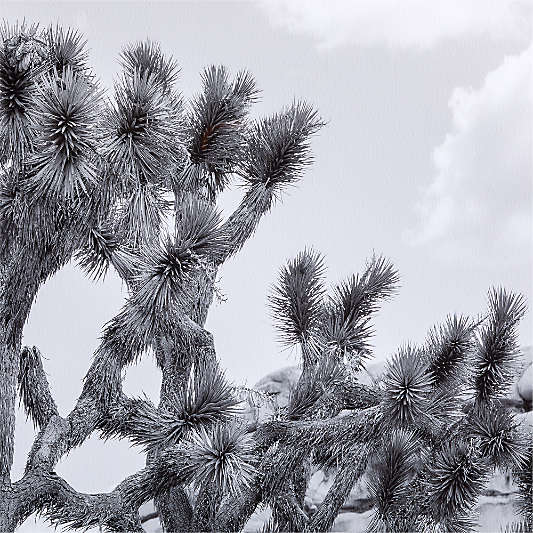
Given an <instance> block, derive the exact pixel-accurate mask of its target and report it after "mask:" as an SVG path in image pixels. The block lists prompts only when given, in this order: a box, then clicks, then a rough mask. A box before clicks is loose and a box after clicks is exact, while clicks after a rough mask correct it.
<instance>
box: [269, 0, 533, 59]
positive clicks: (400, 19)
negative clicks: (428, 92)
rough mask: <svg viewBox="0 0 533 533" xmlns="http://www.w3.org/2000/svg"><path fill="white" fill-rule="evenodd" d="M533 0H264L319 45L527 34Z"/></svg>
mask: <svg viewBox="0 0 533 533" xmlns="http://www.w3.org/2000/svg"><path fill="white" fill-rule="evenodd" d="M531 3H532V2H531V0H445V1H442V0H433V1H430V0H263V1H262V2H261V6H262V7H263V9H264V10H265V11H266V12H267V13H268V15H269V16H270V19H271V21H272V22H273V23H274V24H276V25H278V26H284V27H286V28H288V29H289V30H290V31H293V32H296V33H304V34H309V35H311V36H313V37H314V38H315V39H316V40H317V41H318V43H319V45H320V46H321V47H326V48H332V47H335V46H342V45H347V44H355V45H363V46H373V45H388V46H391V47H402V48H409V47H416V48H428V47H430V46H433V45H434V44H435V43H437V42H439V41H442V40H444V39H450V38H457V37H460V36H462V35H466V34H472V33H479V34H488V35H490V36H491V37H494V38H507V39H508V38H511V39H527V38H528V35H529V34H530V31H531V19H530V16H531Z"/></svg>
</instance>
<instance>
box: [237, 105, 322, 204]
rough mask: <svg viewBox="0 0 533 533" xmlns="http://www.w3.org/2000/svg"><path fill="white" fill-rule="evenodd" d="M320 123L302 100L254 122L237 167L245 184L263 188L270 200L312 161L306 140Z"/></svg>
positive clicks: (315, 112)
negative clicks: (240, 161)
mask: <svg viewBox="0 0 533 533" xmlns="http://www.w3.org/2000/svg"><path fill="white" fill-rule="evenodd" d="M323 125H324V122H322V120H321V119H320V117H319V115H318V113H317V111H315V110H314V109H313V107H312V106H311V105H309V104H307V103H305V102H295V103H294V104H292V105H291V106H290V107H289V108H288V109H286V110H284V111H282V112H281V113H278V114H275V115H272V116H270V117H267V118H264V119H262V120H260V121H259V122H256V123H255V125H254V127H253V129H252V132H251V134H250V137H249V139H248V143H247V145H246V150H245V157H244V159H243V161H242V163H241V164H240V166H239V174H240V175H241V176H242V177H243V179H244V181H245V185H246V186H248V187H250V188H251V189H258V190H260V191H264V193H265V194H268V198H269V200H270V201H272V200H273V199H275V198H277V197H278V196H279V195H280V193H281V191H282V190H283V189H284V188H285V187H286V186H287V185H292V184H294V183H295V182H296V181H298V179H300V177H301V176H302V174H303V171H304V169H305V168H306V167H307V166H308V165H310V164H311V163H312V161H313V159H312V156H311V150H310V145H309V139H310V137H311V136H312V135H314V134H315V133H317V132H318V130H319V129H320V128H321V127H322V126H323Z"/></svg>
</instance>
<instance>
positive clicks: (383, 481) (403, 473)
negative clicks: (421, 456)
mask: <svg viewBox="0 0 533 533" xmlns="http://www.w3.org/2000/svg"><path fill="white" fill-rule="evenodd" d="M419 447H420V443H419V442H418V439H417V437H416V436H415V434H413V433H412V432H410V431H406V430H403V429H397V430H395V431H394V432H393V433H392V435H390V436H387V442H385V443H383V445H382V447H381V448H380V449H379V451H378V453H377V454H376V456H375V458H374V462H373V465H372V468H371V470H370V476H369V480H368V488H369V491H370V494H371V495H372V498H373V499H374V501H375V502H376V513H377V518H378V519H380V520H381V521H388V520H393V519H394V518H395V515H397V514H398V512H399V511H400V510H401V508H402V507H403V506H405V504H406V502H407V501H408V500H409V492H410V490H411V488H412V487H411V486H410V482H411V479H412V478H413V476H414V474H415V473H416V466H417V462H418V451H419Z"/></svg>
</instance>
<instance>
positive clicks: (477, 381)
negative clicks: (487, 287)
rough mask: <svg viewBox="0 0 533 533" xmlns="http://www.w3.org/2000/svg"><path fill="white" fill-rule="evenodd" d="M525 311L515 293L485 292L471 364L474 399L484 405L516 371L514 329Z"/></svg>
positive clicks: (495, 396)
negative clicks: (484, 310) (486, 308)
mask: <svg viewBox="0 0 533 533" xmlns="http://www.w3.org/2000/svg"><path fill="white" fill-rule="evenodd" d="M525 312H526V303H525V300H524V298H523V297H522V296H521V295H519V294H514V293H512V292H507V291H506V290H504V289H492V290H491V291H490V292H489V315H488V318H487V320H486V322H485V323H484V324H483V326H482V328H481V331H480V332H479V335H478V342H477V349H476V356H475V361H474V376H473V379H474V387H475V394H476V400H477V401H478V402H488V401H490V400H493V399H494V398H497V397H498V396H499V395H501V394H502V393H503V392H504V391H505V390H506V389H507V387H509V386H510V384H511V382H512V380H513V377H514V374H515V372H516V363H517V356H518V342H517V330H516V326H517V324H518V322H519V320H520V319H521V318H522V317H523V316H524V313H525Z"/></svg>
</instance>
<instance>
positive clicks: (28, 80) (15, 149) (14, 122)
mask: <svg viewBox="0 0 533 533" xmlns="http://www.w3.org/2000/svg"><path fill="white" fill-rule="evenodd" d="M44 55H45V51H44V46H43V42H42V40H41V39H40V35H39V32H38V26H37V25H30V26H27V25H26V24H25V23H22V24H21V25H20V26H19V25H18V24H16V25H14V26H9V25H8V24H7V23H5V22H4V23H3V24H2V26H1V28H0V162H2V163H4V162H6V161H9V160H14V161H15V162H17V163H20V162H21V161H22V158H23V157H24V155H25V154H26V152H27V151H28V150H29V149H30V148H31V146H32V143H33V118H34V116H33V105H32V104H33V100H34V96H35V86H36V81H37V79H38V78H39V76H40V74H41V73H42V72H43V59H44Z"/></svg>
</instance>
